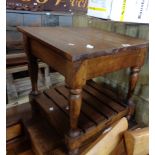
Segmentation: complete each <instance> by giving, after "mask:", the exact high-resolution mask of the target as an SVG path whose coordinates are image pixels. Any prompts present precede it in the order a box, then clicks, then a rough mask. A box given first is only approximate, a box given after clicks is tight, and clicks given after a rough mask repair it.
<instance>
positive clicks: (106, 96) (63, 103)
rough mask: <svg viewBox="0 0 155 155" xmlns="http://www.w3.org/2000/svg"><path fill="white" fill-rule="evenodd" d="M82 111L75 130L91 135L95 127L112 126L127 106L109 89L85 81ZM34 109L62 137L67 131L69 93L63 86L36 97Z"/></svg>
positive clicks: (124, 112) (125, 113) (124, 114)
mask: <svg viewBox="0 0 155 155" xmlns="http://www.w3.org/2000/svg"><path fill="white" fill-rule="evenodd" d="M82 98H83V103H82V109H81V114H80V118H79V122H78V127H79V128H80V129H81V132H82V133H87V132H92V131H93V130H95V129H96V128H98V127H99V126H100V127H99V128H102V129H105V128H106V127H108V126H109V125H110V124H111V123H113V122H115V121H116V120H118V119H120V118H122V117H123V116H126V115H127V113H128V107H127V106H126V105H124V104H123V102H121V100H119V98H118V96H117V95H116V94H115V93H113V92H112V91H111V90H109V89H107V88H105V87H102V86H101V85H99V84H96V83H95V82H93V81H89V82H87V85H86V86H84V88H83V92H82ZM34 103H35V104H36V106H37V107H39V109H41V111H42V113H43V116H44V117H45V119H47V120H48V121H49V122H50V124H51V125H52V126H53V127H54V128H55V129H56V130H57V131H58V133H59V134H60V135H61V136H64V135H65V134H66V133H68V131H69V90H68V88H67V87H66V86H58V87H55V88H51V89H48V90H46V91H44V92H43V93H42V94H40V95H38V96H37V97H35V102H34Z"/></svg>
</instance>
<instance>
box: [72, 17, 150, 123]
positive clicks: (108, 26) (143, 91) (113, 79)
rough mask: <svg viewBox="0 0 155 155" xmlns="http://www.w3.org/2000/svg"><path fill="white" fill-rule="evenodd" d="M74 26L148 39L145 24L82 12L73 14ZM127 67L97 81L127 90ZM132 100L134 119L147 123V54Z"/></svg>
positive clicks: (147, 30)
mask: <svg viewBox="0 0 155 155" xmlns="http://www.w3.org/2000/svg"><path fill="white" fill-rule="evenodd" d="M73 26H75V27H87V26H89V27H95V28H98V29H101V30H106V31H112V32H116V33H120V34H123V35H127V36H132V37H136V38H141V39H146V40H148V39H149V26H148V25H147V24H135V23H119V22H111V21H106V20H101V19H98V18H94V17H88V16H86V15H82V14H76V15H74V16H73ZM129 72H130V70H129V68H128V69H125V70H120V71H117V72H114V73H111V74H107V75H104V76H102V77H98V78H96V79H95V80H96V81H97V82H105V83H107V84H111V85H112V86H113V87H117V88H119V89H120V90H122V91H123V92H126V93H127V90H128V77H129ZM133 100H134V102H135V103H136V113H135V119H136V120H137V122H139V123H140V124H143V125H148V124H149V60H148V55H147V57H146V60H145V65H144V66H143V67H142V68H141V72H140V77H139V81H138V84H137V87H136V89H135V92H134V96H133Z"/></svg>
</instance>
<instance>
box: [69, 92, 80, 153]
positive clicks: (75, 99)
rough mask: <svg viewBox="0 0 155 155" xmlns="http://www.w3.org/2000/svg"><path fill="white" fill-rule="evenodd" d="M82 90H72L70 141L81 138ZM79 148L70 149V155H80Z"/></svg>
mask: <svg viewBox="0 0 155 155" xmlns="http://www.w3.org/2000/svg"><path fill="white" fill-rule="evenodd" d="M81 92H82V89H70V131H69V140H71V139H74V138H76V137H78V136H80V130H79V129H78V118H79V115H80V110H81V104H82V96H81ZM78 151H79V149H78V146H77V148H75V149H71V148H69V155H75V154H78Z"/></svg>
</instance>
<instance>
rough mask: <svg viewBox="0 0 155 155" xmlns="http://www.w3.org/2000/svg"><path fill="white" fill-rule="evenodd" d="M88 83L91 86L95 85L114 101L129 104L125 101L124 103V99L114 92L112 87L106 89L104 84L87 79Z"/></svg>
mask: <svg viewBox="0 0 155 155" xmlns="http://www.w3.org/2000/svg"><path fill="white" fill-rule="evenodd" d="M87 84H88V85H90V86H92V87H94V88H95V89H96V90H98V91H99V92H101V93H103V94H105V95H106V96H107V97H110V98H111V99H113V100H114V101H116V102H119V104H121V105H122V106H124V107H126V106H127V105H125V104H124V103H122V100H121V99H120V97H119V96H118V95H117V94H116V93H114V92H113V91H111V90H110V89H106V88H104V87H103V86H102V85H100V84H97V83H95V82H94V81H92V80H89V81H87Z"/></svg>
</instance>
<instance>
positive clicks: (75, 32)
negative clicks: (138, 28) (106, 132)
mask: <svg viewBox="0 0 155 155" xmlns="http://www.w3.org/2000/svg"><path fill="white" fill-rule="evenodd" d="M18 30H19V31H20V32H22V33H23V36H24V44H25V52H26V53H27V57H28V60H29V62H28V64H29V65H28V66H29V71H30V77H31V82H32V92H31V103H32V106H33V109H35V108H36V107H37V105H36V104H33V102H35V100H36V99H37V97H39V96H40V95H43V96H42V97H43V98H44V99H42V98H41V100H42V104H43V103H45V102H44V101H45V100H49V98H47V97H46V96H47V94H48V93H46V95H45V94H40V93H39V91H38V87H37V79H38V76H37V72H38V64H37V59H38V58H39V59H41V60H42V61H44V62H45V63H47V64H48V65H50V66H51V67H53V68H54V69H55V70H57V71H58V72H60V73H61V74H63V75H64V76H65V80H66V84H67V89H68V91H63V92H62V93H65V92H67V94H68V95H69V99H68V101H69V121H68V119H67V118H66V117H62V118H63V119H66V121H65V120H64V121H63V122H66V123H67V121H68V122H69V124H70V125H69V127H68V129H67V128H66V129H67V130H65V141H66V144H67V146H68V148H69V154H78V148H79V146H80V145H81V143H82V142H84V141H85V140H86V139H88V138H90V137H91V136H93V135H95V134H96V133H97V132H99V131H101V130H102V129H103V127H105V126H104V125H103V124H104V123H105V122H104V121H103V120H104V119H105V118H104V117H105V116H103V115H102V116H101V117H99V120H98V121H100V119H103V120H102V121H101V122H100V123H99V124H98V125H97V126H95V125H94V126H93V123H94V124H95V123H97V122H92V121H90V123H88V122H89V119H90V118H89V119H88V117H83V120H82V121H83V122H84V121H85V122H86V123H84V124H81V123H80V120H81V119H80V117H81V115H82V112H81V107H82V109H83V107H85V111H87V113H91V114H92V115H93V113H94V114H96V115H100V114H102V113H103V112H104V113H107V115H109V116H110V117H111V116H112V115H114V116H115V115H116V117H113V118H115V119H110V118H108V116H107V118H106V119H108V120H110V122H111V123H112V122H113V121H114V120H117V119H119V118H120V116H121V117H123V116H126V115H128V117H129V118H130V116H131V114H132V113H133V103H132V102H131V97H132V93H133V91H134V88H135V86H136V82H137V80H138V73H139V71H140V68H141V66H142V65H143V64H144V58H145V55H146V51H147V47H148V42H146V41H144V40H139V39H135V38H132V37H127V36H122V35H119V34H115V33H110V32H106V31H101V30H97V29H93V28H63V27H54V28H51V27H50V28H49V27H46V28H43V27H18ZM127 67H130V68H131V76H130V80H129V92H128V95H127V98H126V103H127V104H128V105H130V106H128V107H127V108H126V109H125V110H127V111H126V112H125V113H124V114H123V115H120V113H119V112H114V111H110V110H109V111H108V107H109V106H110V103H111V102H109V101H107V100H109V98H108V99H107V100H106V99H105V105H104V104H103V105H102V106H103V107H104V108H103V109H102V108H99V107H100V106H97V103H98V102H99V101H97V100H96V97H93V94H95V95H98V92H95V91H96V90H92V89H93V88H91V87H90V86H88V85H87V87H86V88H85V87H84V86H85V85H86V81H87V80H89V79H91V78H94V77H97V76H100V75H104V74H105V73H110V72H113V71H117V70H120V69H123V68H127ZM83 88H84V90H85V89H88V90H89V91H90V92H89V93H88V94H87V91H88V90H87V91H82V89H83ZM63 89H66V87H64V88H63ZM49 93H50V95H51V96H50V97H56V96H55V94H54V92H53V91H52V92H49ZM90 94H91V95H90ZM38 95H39V96H38ZM48 95H49V94H48ZM65 95H66V94H63V96H65ZM100 96H101V95H100ZM101 97H102V96H101ZM101 97H99V98H100V99H101ZM61 98H62V97H61ZM85 98H87V100H86V102H88V103H89V104H94V105H93V106H94V107H93V106H91V107H89V106H86V105H87V104H86V105H85V103H83V104H82V102H83V101H84V102H85ZM58 99H59V101H58V102H59V103H58V104H60V105H59V108H62V107H61V101H62V100H61V99H60V98H59V97H57V98H56V99H52V101H53V100H58ZM39 101H40V100H38V102H39ZM35 103H36V102H35ZM65 103H67V102H63V104H65ZM46 104H48V102H46ZM98 104H99V105H101V103H98ZM106 104H108V105H106ZM39 105H40V104H39ZM62 106H63V105H62ZM117 106H119V104H117ZM92 107H93V108H92ZM96 108H98V110H97V111H98V112H96V111H94V109H96ZM42 109H43V107H42ZM88 109H89V110H88ZM61 112H62V110H61ZM64 112H65V113H66V112H67V111H64ZM46 113H47V112H46ZM89 115H90V114H89ZM93 116H94V117H95V115H93ZM118 116H119V117H118ZM96 117H97V116H96ZM48 118H49V117H48ZM84 118H85V119H84ZM50 119H52V118H50ZM59 121H60V120H59ZM59 121H57V123H59ZM95 121H97V120H96V119H95ZM60 123H61V121H60ZM79 125H83V126H81V127H82V129H84V126H87V127H86V128H87V129H88V128H89V126H90V127H91V129H90V130H89V132H88V131H87V132H86V131H85V133H83V132H81V130H80V128H79ZM63 127H65V126H63ZM66 127H67V124H66ZM68 130H69V131H68ZM84 130H85V129H84Z"/></svg>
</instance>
